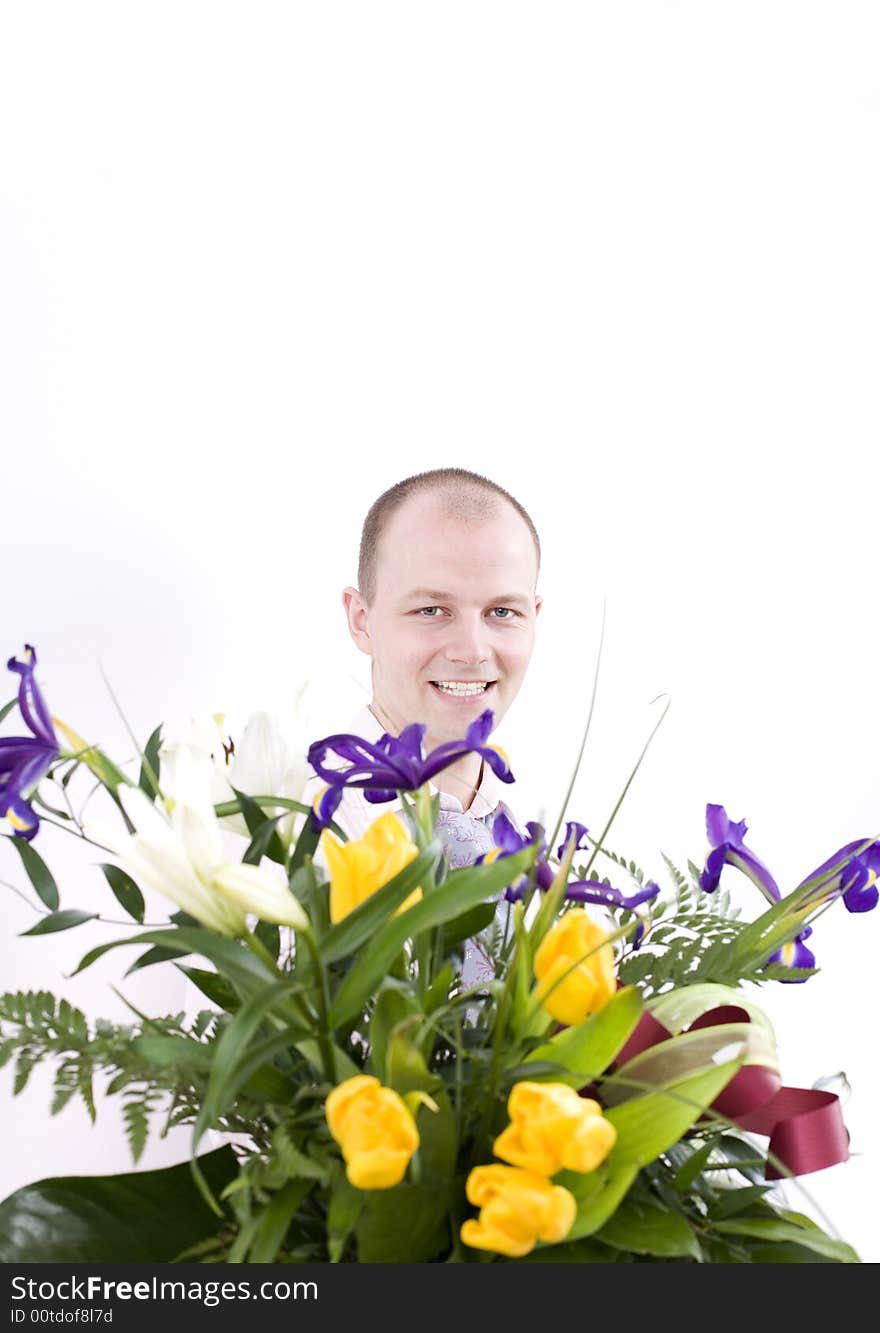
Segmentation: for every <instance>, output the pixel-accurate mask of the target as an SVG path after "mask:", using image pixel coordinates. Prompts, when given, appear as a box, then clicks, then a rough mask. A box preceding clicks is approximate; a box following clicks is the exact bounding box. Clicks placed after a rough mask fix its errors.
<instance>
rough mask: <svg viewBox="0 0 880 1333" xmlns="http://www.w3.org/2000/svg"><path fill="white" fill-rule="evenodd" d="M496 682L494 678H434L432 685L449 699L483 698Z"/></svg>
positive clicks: (438, 692)
mask: <svg viewBox="0 0 880 1333" xmlns="http://www.w3.org/2000/svg"><path fill="white" fill-rule="evenodd" d="M496 683H497V682H496V681H494V680H432V681H431V686H432V688H433V689H434V690H435V691H436V692H437V694H442V695H443V696H444V698H447V699H482V698H484V697H485V696H486V695H487V694H489V693H490V691H491V690H492V689H493V687H494V686H495V685H496Z"/></svg>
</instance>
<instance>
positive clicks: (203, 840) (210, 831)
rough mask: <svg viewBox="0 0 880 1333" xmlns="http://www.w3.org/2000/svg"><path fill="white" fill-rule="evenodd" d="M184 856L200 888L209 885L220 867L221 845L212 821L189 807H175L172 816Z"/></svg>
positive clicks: (218, 830)
mask: <svg viewBox="0 0 880 1333" xmlns="http://www.w3.org/2000/svg"><path fill="white" fill-rule="evenodd" d="M172 819H173V821H174V827H175V830H176V831H177V834H178V836H179V837H180V841H181V844H182V846H183V849H184V854H185V855H186V858H187V860H188V861H189V863H190V865H191V866H192V867H193V870H194V871H195V873H196V874H197V875H198V877H199V879H200V880H201V881H202V883H203V884H210V883H211V881H212V879H213V878H214V871H215V870H216V869H217V867H218V866H219V865H222V863H223V844H222V842H221V839H220V829H219V827H218V824H217V821H216V819H214V820H213V822H210V821H209V820H207V819H206V818H205V817H204V812H203V811H198V810H194V809H193V807H192V806H191V805H176V806H175V807H174V812H173V814H172Z"/></svg>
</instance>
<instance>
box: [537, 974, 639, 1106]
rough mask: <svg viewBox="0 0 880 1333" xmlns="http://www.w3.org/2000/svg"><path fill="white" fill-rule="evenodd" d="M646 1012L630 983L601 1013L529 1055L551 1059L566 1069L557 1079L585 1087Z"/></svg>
mask: <svg viewBox="0 0 880 1333" xmlns="http://www.w3.org/2000/svg"><path fill="white" fill-rule="evenodd" d="M641 1013H642V1001H641V998H640V996H639V992H638V991H637V990H636V989H635V987H634V986H626V987H624V989H623V990H619V991H618V992H617V994H616V995H613V996H612V997H611V999H610V1000H609V1001H608V1003H607V1004H606V1005H604V1006H603V1008H601V1009H600V1010H599V1011H598V1013H595V1014H593V1015H591V1017H590V1018H588V1019H587V1021H586V1022H585V1023H581V1024H580V1025H579V1026H578V1027H575V1028H565V1029H564V1030H563V1031H562V1032H557V1033H556V1036H555V1037H551V1038H550V1040H549V1041H547V1042H544V1044H543V1045H542V1046H538V1047H536V1048H535V1050H533V1051H532V1052H531V1053H530V1054H529V1055H528V1057H527V1060H526V1064H528V1063H531V1062H532V1061H538V1060H539V1061H550V1062H551V1063H555V1064H557V1065H560V1066H562V1068H563V1069H564V1070H565V1071H566V1072H564V1073H562V1072H560V1073H556V1074H554V1075H553V1078H554V1079H555V1080H556V1081H558V1082H560V1083H567V1084H569V1086H570V1087H572V1088H581V1087H583V1086H584V1084H585V1083H591V1082H592V1080H593V1079H595V1078H598V1077H599V1075H600V1074H602V1073H603V1072H604V1071H605V1070H606V1069H607V1068H608V1066H609V1065H610V1064H611V1061H612V1060H613V1059H614V1057H615V1056H616V1055H617V1053H618V1051H620V1050H621V1049H622V1048H623V1046H624V1044H625V1042H626V1041H627V1040H628V1038H629V1037H630V1035H631V1033H632V1032H633V1031H634V1029H635V1027H636V1024H637V1023H638V1021H639V1018H640V1016H641Z"/></svg>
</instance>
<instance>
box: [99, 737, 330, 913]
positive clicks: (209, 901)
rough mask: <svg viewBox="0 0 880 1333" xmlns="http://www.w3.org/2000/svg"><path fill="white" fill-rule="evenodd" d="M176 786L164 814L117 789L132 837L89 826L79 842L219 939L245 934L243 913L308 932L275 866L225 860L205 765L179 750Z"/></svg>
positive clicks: (135, 793) (136, 792)
mask: <svg viewBox="0 0 880 1333" xmlns="http://www.w3.org/2000/svg"><path fill="white" fill-rule="evenodd" d="M175 789H176V796H175V799H174V801H173V803H172V802H169V804H171V811H170V813H168V812H166V811H165V810H163V809H162V808H161V807H159V806H155V805H153V803H152V802H151V801H150V800H149V798H148V797H147V796H145V795H144V793H143V792H142V791H141V790H140V789H139V788H136V787H128V786H121V787H120V788H119V799H120V801H121V802H122V806H123V809H124V810H125V813H126V814H127V815H128V818H129V819H130V820H131V822H132V824H133V825H134V827H135V832H134V833H133V834H129V833H127V832H126V833H123V832H120V831H119V830H118V829H116V828H107V827H105V826H104V824H103V823H101V824H99V823H97V822H94V821H92V822H90V823H88V824H87V826H86V828H85V833H86V837H88V838H90V839H91V840H92V841H95V842H98V843H101V844H102V845H103V846H105V847H108V848H109V849H110V850H111V851H112V852H113V853H114V854H115V856H116V857H117V858H118V860H119V862H120V864H121V865H122V867H123V869H125V870H127V871H128V873H129V874H130V875H131V876H132V877H133V878H134V879H135V880H137V881H139V882H140V883H142V884H145V885H148V886H149V887H150V888H152V889H155V890H156V891H157V892H158V893H161V894H162V895H163V896H164V897H166V898H170V899H171V901H172V902H174V903H176V904H177V906H178V907H182V908H183V910H184V911H185V912H188V913H189V915H190V916H193V917H195V918H196V920H197V921H201V922H202V924H203V925H205V926H208V927H210V928H211V929H212V930H216V931H218V932H219V933H220V934H221V935H243V934H245V932H246V930H247V923H246V919H245V918H246V914H247V913H248V912H252V913H254V914H255V915H256V916H258V917H259V918H260V919H261V920H263V921H271V922H274V923H275V924H276V925H286V926H292V927H293V928H294V929H295V930H305V929H307V928H308V926H309V920H308V917H307V916H306V913H305V911H304V910H303V908H302V906H301V905H300V903H299V901H298V900H297V899H296V898H295V897H294V895H293V894H292V893H291V892H290V889H289V888H288V886H287V882H286V877H285V875H284V872H283V870H281V868H280V867H275V866H270V865H269V864H267V865H265V866H262V865H260V866H252V865H244V864H241V863H239V862H234V861H233V862H230V861H229V860H228V859H227V858H225V857H224V854H223V844H222V837H221V830H220V825H219V822H218V820H217V816H216V815H215V813H214V808H213V800H212V792H211V786H210V774H209V772H208V766H207V765H206V764H205V762H204V759H203V758H201V759H200V757H199V756H197V755H194V754H191V753H190V751H189V749H188V747H186V746H181V747H180V749H179V751H178V753H177V756H176V761H175ZM276 871H277V873H276Z"/></svg>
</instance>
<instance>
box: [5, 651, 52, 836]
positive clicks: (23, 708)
mask: <svg viewBox="0 0 880 1333" xmlns="http://www.w3.org/2000/svg"><path fill="white" fill-rule="evenodd" d="M6 665H7V667H8V668H9V670H10V671H15V672H16V673H17V674H18V675H19V676H20V678H21V679H20V680H19V685H18V708H19V712H20V713H21V716H22V717H23V718H24V721H25V722H26V723H27V725H28V726H29V727H30V729H31V732H32V733H33V734H32V735H31V736H2V737H0V818H3V817H5V818H6V819H8V820H9V822H10V824H11V825H12V831H13V834H14V835H15V836H16V837H18V838H24V839H25V840H26V841H27V842H30V841H31V839H32V838H33V837H35V835H36V832H37V829H38V828H39V826H40V821H39V818H38V816H37V815H36V814H35V813H34V811H33V808H32V807H31V805H30V803H29V802H28V801H26V800H25V798H24V796H23V795H22V793H23V792H25V791H27V790H28V789H29V788H31V787H33V786H34V784H35V783H37V782H39V780H40V778H41V777H42V776H43V774H44V773H45V772H46V771H47V770H48V768H49V767H50V765H51V763H52V761H53V759H55V758H56V757H57V755H58V753H59V747H58V740H57V738H56V736H55V728H54V727H53V726H52V719H51V717H50V716H49V710H48V709H47V707H46V703H45V700H44V699H43V696H42V694H41V693H40V687H39V685H38V684H37V682H36V680H35V679H34V668H35V667H36V665H37V654H36V651H35V649H34V648H32V647H31V645H30V644H29V643H26V644H25V646H24V661H23V662H19V661H18V660H17V659H16V658H14V657H10V659H9V661H8V662H7V663H6Z"/></svg>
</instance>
